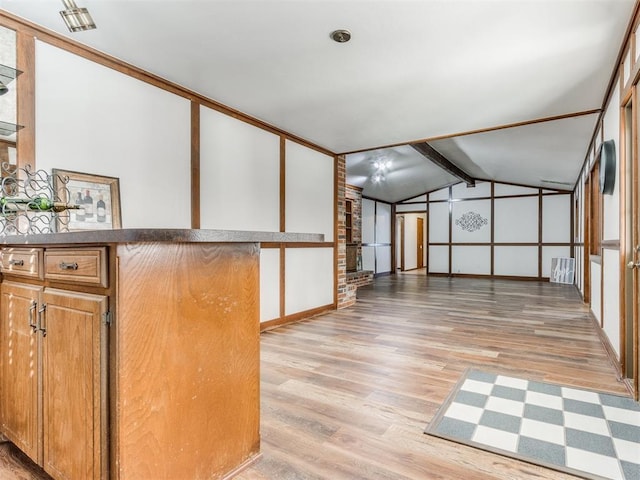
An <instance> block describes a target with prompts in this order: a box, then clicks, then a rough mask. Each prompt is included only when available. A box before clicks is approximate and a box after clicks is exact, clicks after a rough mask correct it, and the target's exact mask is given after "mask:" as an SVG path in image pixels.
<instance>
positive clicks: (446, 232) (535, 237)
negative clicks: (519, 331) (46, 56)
mask: <svg viewBox="0 0 640 480" xmlns="http://www.w3.org/2000/svg"><path fill="white" fill-rule="evenodd" d="M571 199H572V194H571V193H569V192H559V191H553V190H542V189H538V188H531V187H521V186H517V185H507V184H500V183H493V182H479V183H478V184H477V185H476V187H474V188H468V187H467V186H466V184H464V183H459V184H456V185H453V186H451V187H448V188H444V189H442V190H438V191H435V192H431V193H429V194H428V198H427V213H428V229H427V230H428V236H427V238H428V246H427V248H428V253H427V259H428V260H427V262H428V263H427V268H428V272H429V273H431V274H445V275H484V276H495V277H518V278H527V279H545V278H548V277H549V275H550V270H551V259H552V258H554V257H571V256H572V238H571V222H572V219H573V212H572V207H571V205H572V201H571ZM399 206H400V205H398V206H397V207H396V208H398V207H399ZM405 208H406V207H405Z"/></svg>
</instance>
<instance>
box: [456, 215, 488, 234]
mask: <svg viewBox="0 0 640 480" xmlns="http://www.w3.org/2000/svg"><path fill="white" fill-rule="evenodd" d="M455 223H456V225H458V226H459V227H460V228H461V229H462V230H464V231H466V232H475V231H476V230H480V229H481V228H482V227H484V226H485V225H488V224H489V220H488V219H486V218H484V217H483V216H482V215H480V214H479V213H476V212H466V213H463V214H462V216H460V218H458V219H457V220H456V222H455Z"/></svg>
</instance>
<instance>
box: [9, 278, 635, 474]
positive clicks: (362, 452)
mask: <svg viewBox="0 0 640 480" xmlns="http://www.w3.org/2000/svg"><path fill="white" fill-rule="evenodd" d="M261 351H262V360H261V379H262V382H261V389H262V390H261V395H262V409H261V416H262V419H261V438H262V449H261V450H262V453H263V457H262V459H260V461H258V462H257V463H256V464H254V465H253V466H252V467H251V468H249V469H247V470H245V471H244V472H242V473H241V474H240V475H238V476H237V477H236V478H237V479H239V480H294V479H300V480H314V479H331V480H339V479H349V480H350V479H366V480H405V479H420V480H423V479H443V480H445V479H446V480H452V479H465V480H476V479H477V480H480V479H483V480H486V479H503V480H507V479H509V480H517V479H538V480H539V479H548V480H551V479H553V480H557V479H571V478H575V477H572V476H570V475H566V474H561V473H558V472H556V471H553V470H548V469H545V468H542V467H537V466H534V465H529V464H527V463H523V462H519V461H516V460H512V459H508V458H504V457H501V456H498V455H493V454H489V453H485V452H482V451H480V450H476V449H473V448H469V447H465V446H462V445H459V444H455V443H452V442H447V441H445V440H441V439H437V438H434V437H430V436H427V435H425V434H423V430H424V428H425V426H426V425H427V424H428V423H429V421H430V420H431V419H432V417H433V416H434V414H435V412H436V411H437V409H438V407H439V406H440V405H441V403H442V402H443V401H444V400H445V398H446V397H447V395H448V394H449V392H450V390H451V389H452V388H453V386H454V385H455V383H456V381H457V380H458V379H459V378H460V376H461V374H462V372H463V371H464V370H465V369H466V368H467V367H470V366H475V367H480V368H483V369H486V370H495V371H500V372H505V373H508V374H513V375H515V376H521V377H527V378H531V379H535V380H544V381H550V382H557V383H563V384H567V385H574V386H578V387H583V388H593V389H598V390H602V391H606V392H610V393H615V394H622V395H626V394H627V392H626V390H625V388H624V386H623V385H622V384H621V383H619V382H618V381H617V380H616V376H615V370H614V368H613V367H612V365H611V364H610V362H609V360H608V359H607V357H606V353H605V350H604V348H603V347H602V345H601V343H600V341H599V339H598V336H597V333H596V331H595V327H594V326H593V324H592V320H591V319H590V317H589V313H588V309H587V307H586V306H584V305H583V304H582V301H581V299H580V297H579V296H578V293H577V291H576V289H575V288H574V287H573V286H567V285H558V284H550V283H537V282H519V281H502V280H483V279H465V278H456V279H448V278H441V277H426V276H425V275H420V274H415V273H414V274H401V275H397V276H389V277H381V278H378V279H376V280H375V282H374V284H373V285H371V286H368V287H364V288H361V289H360V290H359V291H358V303H357V304H356V305H355V306H354V307H351V308H348V309H345V310H341V311H337V312H331V313H329V314H326V315H322V316H319V317H316V318H313V319H310V320H307V321H304V322H300V323H297V324H294V325H290V326H286V327H281V328H278V329H276V330H273V331H270V332H265V333H263V334H262V337H261ZM0 478H1V479H3V480H4V479H7V480H14V479H16V480H44V479H48V478H49V477H48V476H46V475H44V474H43V473H42V472H41V471H39V470H37V469H34V467H33V466H32V465H30V464H29V462H27V461H25V459H24V458H23V457H21V456H19V455H18V454H16V452H15V450H14V449H13V448H11V447H10V444H2V445H0ZM126 480H128V479H126ZM135 480H146V479H135ZM148 480H156V479H148ZM171 480H191V479H171Z"/></svg>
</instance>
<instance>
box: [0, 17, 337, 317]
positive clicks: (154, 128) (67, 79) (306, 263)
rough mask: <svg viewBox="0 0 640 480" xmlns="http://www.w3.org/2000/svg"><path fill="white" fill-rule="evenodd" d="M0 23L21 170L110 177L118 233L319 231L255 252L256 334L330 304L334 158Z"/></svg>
mask: <svg viewBox="0 0 640 480" xmlns="http://www.w3.org/2000/svg"><path fill="white" fill-rule="evenodd" d="M0 25H5V26H6V27H8V28H10V29H11V30H13V31H15V32H17V33H16V36H17V38H18V41H17V57H18V59H19V60H20V62H22V63H20V65H21V69H22V70H23V72H24V73H23V74H22V75H21V76H20V82H22V86H18V88H17V90H18V116H19V117H20V116H21V119H20V118H19V120H22V123H23V124H24V126H25V128H24V129H23V130H21V131H20V134H19V138H18V162H21V163H30V164H31V166H32V167H33V168H35V169H42V170H46V171H51V169H53V168H59V169H65V170H72V171H78V172H83V173H90V174H96V175H106V176H110V177H117V178H119V179H120V193H121V205H122V225H123V228H205V229H231V230H257V231H276V232H277V231H283V232H301V233H322V234H324V235H325V241H324V242H318V243H306V244H287V243H275V244H265V245H263V248H262V251H261V256H260V258H261V262H260V271H261V288H260V293H261V296H260V320H261V322H262V325H261V326H262V328H270V327H272V326H275V325H279V324H282V323H287V322H289V321H294V320H298V319H301V318H306V317H309V316H311V315H314V314H317V313H320V312H322V311H325V310H328V309H333V308H335V307H336V304H337V300H336V298H337V295H336V291H337V284H338V272H339V267H338V263H337V262H338V258H337V244H338V238H337V237H338V235H337V227H336V220H335V219H336V217H337V209H338V204H339V199H338V197H339V195H338V192H337V191H336V185H337V175H338V174H337V166H338V165H339V161H338V159H337V158H336V157H335V156H334V154H333V153H332V152H329V151H327V150H325V149H323V148H321V147H319V146H316V145H313V144H311V143H309V142H306V141H304V140H302V139H300V138H298V137H296V136H295V135H292V134H289V133H288V132H284V131H282V130H279V129H277V128H276V127H273V126H270V125H268V124H265V123H264V122H261V121H260V120H258V119H255V118H252V117H250V116H248V115H246V114H244V113H242V112H238V111H236V110H233V109H232V108H230V107H227V106H225V105H222V104H219V103H217V102H216V101H215V100H212V99H208V98H205V97H202V96H201V95H199V94H197V93H196V92H192V91H189V90H186V89H184V88H183V87H180V86H178V85H175V84H172V83H171V82H169V81H166V80H164V79H162V78H159V77H157V76H155V75H153V74H150V73H148V72H145V71H143V70H141V69H139V68H138V67H136V66H133V65H128V64H125V63H123V62H121V61H119V60H117V59H114V58H112V57H109V56H107V55H104V54H102V53H100V52H97V51H95V50H92V49H90V48H88V47H85V46H83V45H80V44H78V43H75V42H74V41H73V40H70V39H67V38H66V37H62V36H60V35H57V34H55V33H53V32H49V31H46V30H44V29H41V28H40V27H36V26H34V25H31V24H27V23H23V22H22V21H21V20H20V19H18V18H17V17H13V16H11V15H10V14H6V13H4V12H2V11H0ZM34 77H35V81H34V87H33V89H30V87H29V85H28V84H26V83H25V79H26V80H29V81H31V80H32V79H33V78H34ZM34 112H35V113H34ZM33 152H35V154H34V153H33ZM34 156H35V158H34ZM342 162H343V164H342V168H343V169H344V160H342ZM343 182H344V181H343ZM342 197H344V192H343V193H342ZM342 200H343V201H344V198H342Z"/></svg>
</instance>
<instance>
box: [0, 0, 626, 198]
mask: <svg viewBox="0 0 640 480" xmlns="http://www.w3.org/2000/svg"><path fill="white" fill-rule="evenodd" d="M76 3H77V4H78V6H81V7H82V6H84V7H87V8H88V9H89V11H90V12H91V14H92V15H93V18H94V20H95V21H96V23H97V25H98V28H97V29H96V30H92V31H86V32H80V33H75V34H71V33H69V32H68V31H66V29H65V27H64V25H63V23H62V20H61V18H60V15H59V13H58V11H59V10H61V9H62V2H61V1H59V0H0V8H2V9H5V10H7V11H9V12H10V13H13V14H16V15H18V16H22V17H24V18H26V19H28V20H31V21H33V22H35V23H37V24H40V25H43V26H45V27H46V28H49V29H51V30H54V31H56V32H59V33H61V34H63V35H67V36H69V37H70V38H73V39H74V40H76V41H79V42H81V43H85V44H87V45H89V46H91V47H93V48H96V49H98V50H101V51H103V52H106V53H108V54H110V55H113V56H114V57H117V58H119V59H122V60H124V61H126V62H128V63H131V64H134V65H136V66H138V67H141V68H143V69H145V70H147V71H149V72H151V73H154V74H156V75H159V76H161V77H164V78H166V79H168V80H170V81H172V82H175V83H178V84H181V85H183V86H185V87H187V88H189V89H191V90H194V91H196V92H198V93H201V94H203V95H205V96H207V97H209V98H212V99H213V100H216V101H218V102H221V103H223V104H226V105H228V106H230V107H232V108H234V109H236V110H240V111H242V112H245V113H246V114H248V115H251V116H253V117H256V118H259V119H261V120H263V121H266V122H267V123H269V124H272V125H274V126H276V127H278V128H281V129H283V130H285V131H288V132H290V133H292V134H294V135H297V136H299V137H302V138H304V139H307V140H309V141H310V142H313V143H315V144H317V145H320V146H322V147H325V148H327V149H329V150H330V151H332V152H334V153H349V152H356V151H362V150H367V151H369V150H372V152H370V153H358V154H354V155H349V156H348V157H347V174H348V177H347V180H348V182H349V183H352V184H355V185H358V186H363V187H364V188H365V191H364V193H365V195H368V196H371V197H373V198H379V199H381V200H386V201H396V200H398V199H402V198H409V197H412V196H415V195H418V194H420V193H423V192H424V191H426V190H432V189H434V188H437V187H438V186H440V185H444V184H446V183H450V182H451V181H452V179H451V178H450V176H449V175H446V174H443V172H442V171H441V170H439V169H436V168H435V167H433V165H430V164H429V162H428V161H427V160H425V159H424V158H423V157H420V155H419V154H418V153H417V152H415V151H413V149H412V148H410V147H402V146H401V147H394V148H391V149H387V150H385V149H382V148H381V147H384V146H389V145H402V144H406V143H410V142H415V141H418V140H424V139H427V140H428V139H433V138H435V137H451V138H448V139H445V140H437V141H433V142H430V143H431V144H432V146H434V147H436V148H437V149H438V150H439V151H440V152H441V153H443V154H444V155H445V156H447V157H448V158H449V160H451V161H452V162H454V163H455V164H456V165H458V166H459V167H461V168H463V169H465V170H467V172H468V173H470V174H472V176H477V177H480V178H484V179H497V180H502V181H507V182H513V183H522V184H527V185H534V186H545V185H543V184H542V183H541V179H547V180H552V181H559V182H566V183H568V184H571V185H573V183H574V182H575V181H576V179H577V175H578V173H579V170H580V167H581V165H582V162H583V160H584V158H585V155H586V151H587V147H588V143H589V141H590V138H591V135H592V133H593V128H594V125H595V121H596V117H597V116H596V115H594V114H591V115H584V116H577V117H571V118H567V119H562V120H556V121H553V122H542V123H532V124H531V125H526V126H519V127H516V128H508V129H501V130H496V131H492V132H486V133H477V134H473V135H464V136H458V135H457V134H461V133H466V132H471V131H477V130H484V129H492V128H494V127H499V126H505V125H513V124H520V123H522V122H530V121H537V120H540V119H546V118H550V117H557V116H564V115H571V114H576V113H581V112H587V111H592V110H594V109H599V108H601V107H602V103H603V100H604V96H605V93H606V89H607V86H608V83H609V80H610V78H611V74H612V71H613V68H614V65H615V62H616V59H617V55H618V53H619V50H620V47H621V44H622V41H623V37H624V33H625V30H626V28H627V24H628V22H629V19H630V16H631V14H632V12H633V9H634V0H424V1H419V0H411V1H406V0H378V1H370V0H340V1H331V0H297V1H293V0H255V1H249V0H208V1H204V0H155V1H150V0H77V2H76ZM338 28H346V29H349V30H350V31H351V33H352V35H353V37H352V40H351V41H350V42H349V43H345V44H338V43H335V42H333V41H332V40H331V39H330V38H329V34H330V32H331V31H333V30H335V29H338ZM381 155H389V156H393V157H394V165H393V166H392V167H391V168H392V172H390V173H389V174H387V176H386V177H387V178H386V180H385V182H386V185H384V186H382V185H376V186H375V187H374V186H373V185H372V184H371V183H370V182H368V181H367V178H368V175H367V173H366V172H365V171H364V170H365V166H369V168H371V163H372V159H373V158H377V157H380V156H381ZM555 185H556V186H560V187H561V188H562V184H555ZM571 185H566V188H571ZM546 186H551V185H546Z"/></svg>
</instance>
